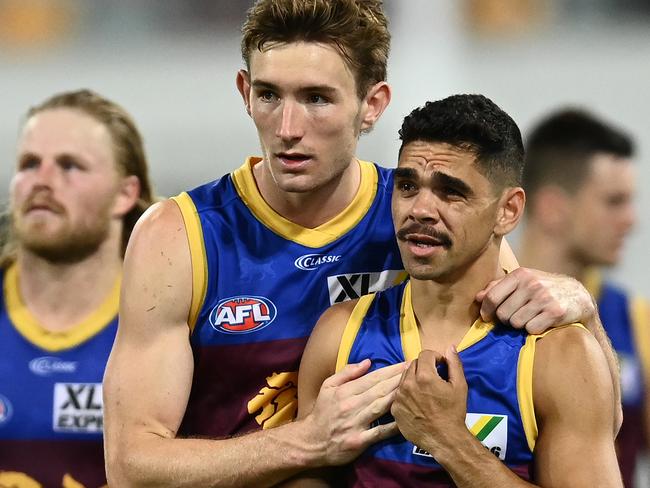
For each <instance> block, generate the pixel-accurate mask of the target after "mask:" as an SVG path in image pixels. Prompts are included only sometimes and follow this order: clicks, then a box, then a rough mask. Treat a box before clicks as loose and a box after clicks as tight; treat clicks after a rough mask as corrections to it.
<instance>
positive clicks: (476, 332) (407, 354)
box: [400, 282, 494, 361]
mask: <svg viewBox="0 0 650 488" xmlns="http://www.w3.org/2000/svg"><path fill="white" fill-rule="evenodd" d="M493 328H494V324H491V323H486V322H483V321H482V320H481V319H480V318H479V319H476V321H474V323H473V324H472V326H471V327H470V328H469V330H468V331H467V332H466V333H465V335H464V336H463V338H462V339H461V341H460V342H459V343H458V346H457V347H456V350H457V351H458V352H461V351H463V350H464V349H467V348H469V347H471V346H473V345H474V344H476V343H477V342H479V341H480V340H481V339H483V338H484V337H485V336H487V335H488V333H489V332H490V331H491V330H492V329H493ZM400 333H401V336H402V350H403V351H404V359H406V360H407V361H412V360H413V359H417V357H418V356H419V355H420V352H422V343H421V341H420V332H419V330H418V324H417V320H416V319H415V313H414V312H413V301H412V300H411V282H408V283H407V284H406V286H405V287H404V295H403V297H402V311H401V314H400Z"/></svg>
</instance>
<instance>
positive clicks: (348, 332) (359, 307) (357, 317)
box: [336, 293, 375, 372]
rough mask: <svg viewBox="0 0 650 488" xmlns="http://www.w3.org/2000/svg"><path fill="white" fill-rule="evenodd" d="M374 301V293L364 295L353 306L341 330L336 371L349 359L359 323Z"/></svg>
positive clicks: (359, 326)
mask: <svg viewBox="0 0 650 488" xmlns="http://www.w3.org/2000/svg"><path fill="white" fill-rule="evenodd" d="M374 299H375V293H371V294H370V295H364V296H362V297H361V298H359V301H358V302H357V304H356V305H355V307H354V309H353V310H352V313H351V314H350V318H349V319H348V323H347V324H345V329H343V335H342V336H341V343H340V344H339V352H338V355H337V357H336V371H337V372H338V371H341V370H342V369H343V368H344V367H345V365H346V364H348V360H349V358H350V352H351V351H352V346H353V345H354V341H355V339H356V338H357V334H358V333H359V329H360V328H361V323H362V322H363V319H364V318H365V316H366V313H367V312H368V309H369V308H370V305H371V304H372V301H373V300H374Z"/></svg>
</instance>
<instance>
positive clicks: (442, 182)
mask: <svg viewBox="0 0 650 488" xmlns="http://www.w3.org/2000/svg"><path fill="white" fill-rule="evenodd" d="M395 178H396V179H399V178H402V179H413V180H417V179H419V178H420V175H419V174H418V172H417V171H415V170H414V169H413V168H397V169H395ZM431 183H432V185H434V186H444V187H450V188H452V189H454V190H456V191H458V192H460V193H462V194H463V195H466V196H471V195H474V191H473V190H472V188H471V187H470V186H469V185H468V184H467V183H465V182H464V181H463V180H461V179H460V178H456V177H455V176H451V175H448V174H446V173H443V172H441V171H435V172H434V173H433V175H432V176H431Z"/></svg>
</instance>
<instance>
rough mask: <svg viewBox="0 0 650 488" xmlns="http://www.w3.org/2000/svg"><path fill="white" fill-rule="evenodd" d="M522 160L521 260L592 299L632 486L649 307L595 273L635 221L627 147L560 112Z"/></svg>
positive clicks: (582, 114) (646, 417)
mask: <svg viewBox="0 0 650 488" xmlns="http://www.w3.org/2000/svg"><path fill="white" fill-rule="evenodd" d="M526 154H527V162H526V167H525V172H524V187H525V189H526V194H527V195H528V200H529V203H528V205H527V222H526V226H525V230H524V233H523V237H522V246H521V252H520V258H521V262H522V264H524V265H525V266H532V267H535V268H539V269H544V270H548V271H552V272H555V273H564V274H568V275H570V276H573V277H575V278H577V279H579V280H580V281H582V282H583V283H584V284H585V285H586V286H587V288H588V289H589V290H590V291H591V293H592V294H593V295H594V296H595V297H596V299H597V301H598V308H599V311H600V316H601V318H602V321H603V325H604V327H605V329H606V331H607V334H608V335H609V337H610V339H611V341H612V345H613V346H614V348H615V350H616V352H617V354H618V357H619V361H620V365H621V390H622V392H621V393H622V402H623V426H622V428H621V431H620V432H619V435H618V438H617V448H618V456H619V461H620V466H621V470H622V473H623V478H624V481H625V485H626V486H628V487H631V486H633V479H634V470H635V465H636V461H637V457H638V455H639V452H640V450H641V449H642V447H643V446H644V444H645V438H647V433H648V426H649V421H650V401H649V399H650V397H649V396H648V395H649V386H650V309H649V308H648V305H647V303H646V302H645V301H644V300H642V299H640V298H638V297H634V296H633V295H631V294H630V293H629V292H627V291H625V290H623V289H621V288H620V287H619V286H617V285H615V284H613V283H610V282H608V281H606V280H603V277H602V275H601V272H600V270H601V268H603V267H611V266H614V265H616V264H617V263H618V262H619V261H620V259H621V253H622V249H623V244H624V241H625V238H626V237H627V235H628V234H629V232H630V230H631V229H632V227H633V225H634V223H635V209H634V192H635V173H636V171H635V167H634V163H633V161H632V157H633V155H634V146H633V141H632V140H631V138H630V136H629V135H627V134H625V133H624V132H622V131H621V130H619V129H617V128H615V127H613V126H611V125H610V124H609V123H608V122H606V121H604V120H601V119H599V118H597V117H596V116H594V115H592V114H590V113H588V112H586V111H582V110H576V109H563V110H559V111H557V112H554V113H552V114H551V115H549V116H548V117H546V118H545V119H544V120H542V121H541V122H540V123H539V124H538V125H537V126H536V127H535V128H533V130H532V131H531V132H530V134H529V136H528V140H527V151H526Z"/></svg>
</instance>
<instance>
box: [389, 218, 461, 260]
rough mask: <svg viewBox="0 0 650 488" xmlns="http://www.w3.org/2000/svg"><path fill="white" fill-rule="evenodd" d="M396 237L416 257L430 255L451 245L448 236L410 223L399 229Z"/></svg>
mask: <svg viewBox="0 0 650 488" xmlns="http://www.w3.org/2000/svg"><path fill="white" fill-rule="evenodd" d="M396 237H397V239H398V240H399V241H401V242H404V243H405V244H406V249H407V250H408V252H409V253H411V254H413V255H414V256H416V257H422V258H427V257H431V256H433V255H435V254H438V253H441V252H443V251H444V250H446V249H449V248H450V247H451V239H450V238H449V236H447V235H446V234H444V233H442V232H439V231H437V230H435V229H433V228H425V227H422V226H415V225H411V226H409V227H408V228H403V229H400V230H399V231H398V232H397V235H396Z"/></svg>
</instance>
